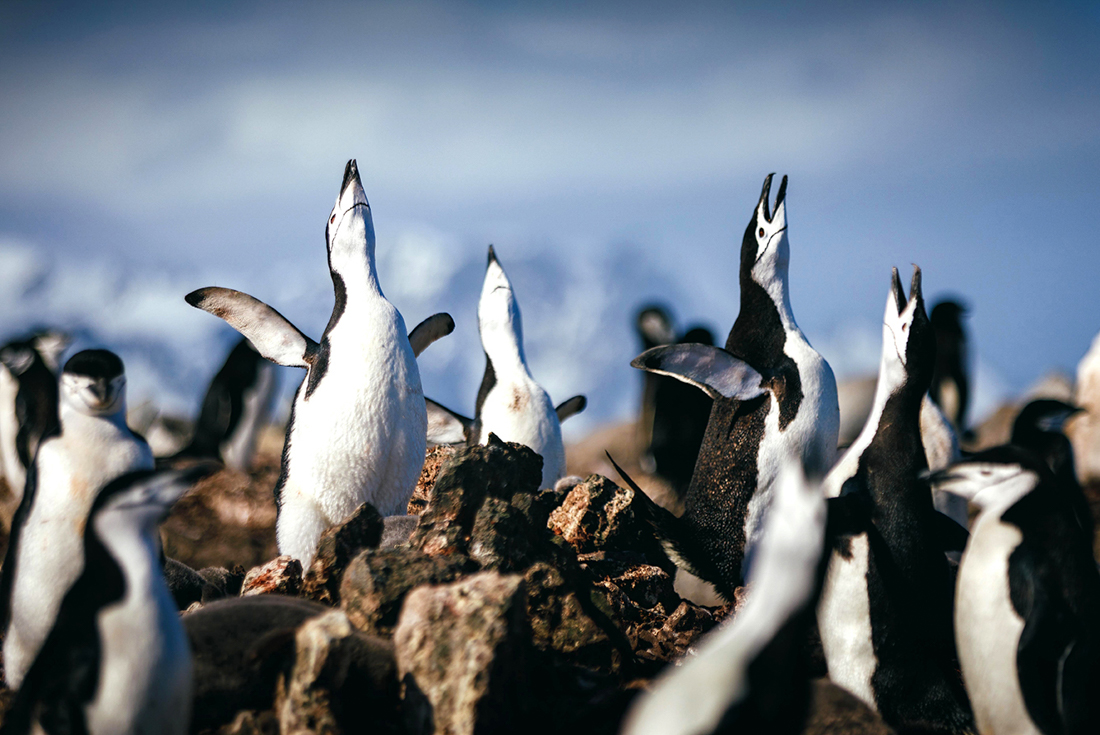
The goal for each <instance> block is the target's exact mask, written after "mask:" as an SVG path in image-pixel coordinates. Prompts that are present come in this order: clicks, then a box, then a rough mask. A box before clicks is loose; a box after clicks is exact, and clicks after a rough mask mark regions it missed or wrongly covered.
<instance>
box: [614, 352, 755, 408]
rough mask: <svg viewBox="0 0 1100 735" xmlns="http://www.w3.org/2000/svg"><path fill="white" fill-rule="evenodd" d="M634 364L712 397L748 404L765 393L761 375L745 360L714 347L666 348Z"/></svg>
mask: <svg viewBox="0 0 1100 735" xmlns="http://www.w3.org/2000/svg"><path fill="white" fill-rule="evenodd" d="M630 365H631V367H636V368H638V369H639V370H645V371H647V372H651V373H656V374H658V375H667V376H669V377H672V378H676V379H677V380H681V381H683V382H685V383H687V384H689V385H694V386H695V387H696V388H698V389H699V390H701V391H703V392H704V393H706V394H707V395H708V396H710V397H711V398H730V399H735V400H738V401H747V400H750V399H753V398H757V397H758V396H762V395H764V393H765V390H764V387H763V385H762V384H763V382H764V378H763V376H762V375H760V373H758V372H757V371H756V370H755V369H753V368H752V367H751V366H750V365H749V364H748V363H747V362H745V361H744V360H742V359H740V358H738V357H734V356H733V355H731V354H730V353H729V352H726V351H725V350H723V349H722V348H721V347H714V346H712V345H704V344H699V343H686V344H676V345H662V346H661V347H654V348H653V349H650V350H646V351H645V352H643V353H642V354H640V355H638V356H637V357H636V358H634V360H633V361H632V362H631V363H630Z"/></svg>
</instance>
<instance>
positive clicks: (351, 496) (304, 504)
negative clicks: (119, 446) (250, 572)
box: [187, 160, 449, 568]
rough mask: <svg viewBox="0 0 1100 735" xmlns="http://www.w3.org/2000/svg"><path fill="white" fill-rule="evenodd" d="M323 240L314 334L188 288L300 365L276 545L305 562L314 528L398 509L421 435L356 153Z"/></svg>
mask: <svg viewBox="0 0 1100 735" xmlns="http://www.w3.org/2000/svg"><path fill="white" fill-rule="evenodd" d="M325 240H326V243H327V248H328V263H329V271H330V273H331V275H332V283H333V288H334V291H335V296H336V301H335V306H334V307H333V310H332V316H331V317H330V318H329V322H328V325H327V326H326V327H325V331H324V334H323V335H322V337H321V341H320V342H314V341H313V340H312V339H310V338H309V337H307V336H305V335H304V334H302V332H300V331H299V330H298V329H297V328H296V327H295V326H294V325H292V324H291V323H290V322H289V321H287V320H286V318H284V317H283V316H282V315H281V314H279V312H277V311H275V310H274V309H272V308H271V307H270V306H268V305H266V304H264V303H262V302H260V301H257V300H256V299H254V298H252V297H251V296H248V295H247V294H243V293H241V292H239V291H232V290H230V289H225V288H203V289H199V290H197V291H194V292H192V293H190V294H188V295H187V302H188V303H189V304H191V305H192V306H195V307H197V308H199V309H203V310H204V311H208V312H210V313H212V314H214V315H216V316H218V317H221V318H222V319H225V321H227V322H228V323H229V324H230V326H232V327H234V328H235V329H237V331H239V332H241V333H242V334H243V335H244V336H245V337H247V338H248V339H249V340H250V341H251V342H252V344H253V345H255V347H256V349H257V350H259V352H260V354H261V355H263V356H264V357H266V358H267V359H268V360H271V361H272V362H274V363H277V364H279V365H286V366H289V367H300V368H305V369H306V376H305V378H304V379H303V380H302V383H301V385H300V386H299V387H298V391H297V393H296V395H295V398H294V403H293V404H292V407H291V414H290V421H289V422H288V424H287V429H286V442H285V444H284V446H283V456H282V471H281V473H280V475H279V480H278V482H277V483H276V486H275V497H276V502H277V505H278V521H277V523H276V537H277V540H278V544H279V551H280V553H283V554H289V555H290V556H293V557H294V558H296V559H298V560H300V561H301V562H302V565H303V567H305V568H308V567H309V565H310V564H311V563H312V561H313V557H314V555H315V554H316V551H317V543H318V541H319V539H320V537H321V533H322V532H323V531H324V530H325V529H326V528H328V527H330V526H332V525H334V524H336V523H339V522H340V521H341V520H343V519H344V518H346V517H347V516H348V515H350V514H351V513H352V512H353V511H354V510H355V509H356V508H358V507H359V506H360V505H362V504H363V503H366V502H369V503H371V504H373V505H374V506H375V507H376V508H378V510H379V511H380V512H381V513H382V514H383V515H395V514H402V513H404V512H405V510H406V505H407V503H408V500H409V496H410V495H411V494H412V491H413V488H414V487H415V485H416V480H417V478H418V477H419V474H420V468H421V466H422V465H423V463H424V451H425V448H426V434H427V415H426V410H425V403H424V392H423V389H422V388H421V384H420V370H419V368H418V367H417V364H416V356H415V354H414V350H413V347H412V345H411V343H410V335H409V333H408V331H407V330H406V328H405V321H404V319H403V318H402V317H401V314H400V313H399V312H398V311H397V309H396V308H394V306H393V304H391V303H390V302H389V301H388V300H387V299H386V297H385V295H384V294H383V293H382V289H381V287H380V286H379V283H378V273H377V270H376V268H375V256H374V248H375V241H374V224H373V221H372V218H371V211H370V204H369V203H368V202H367V196H366V193H365V192H364V191H363V185H362V183H361V181H360V179H359V171H358V169H357V168H356V165H355V161H354V160H351V161H348V164H347V167H346V168H345V169H344V177H343V181H342V182H341V184H340V191H339V193H338V195H337V198H336V204H335V206H334V207H333V209H332V213H331V214H330V215H329V217H328V223H327V225H326V228H325ZM448 320H449V317H448ZM427 331H428V332H434V331H435V330H433V329H430V328H429V329H428V330H427ZM428 341H430V339H429V340H428Z"/></svg>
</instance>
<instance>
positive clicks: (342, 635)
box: [275, 610, 399, 735]
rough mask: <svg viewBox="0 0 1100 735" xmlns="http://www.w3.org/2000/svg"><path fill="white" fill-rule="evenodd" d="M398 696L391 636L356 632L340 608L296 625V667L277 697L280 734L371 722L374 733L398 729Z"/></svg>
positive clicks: (331, 734) (333, 733)
mask: <svg viewBox="0 0 1100 735" xmlns="http://www.w3.org/2000/svg"><path fill="white" fill-rule="evenodd" d="M398 701H399V697H398V686H397V676H396V668H395V665H394V658H393V646H392V644H390V643H389V641H386V640H384V639H380V638H374V637H370V636H366V635H363V634H362V633H360V632H358V631H356V630H355V629H354V628H353V627H352V625H351V622H350V621H349V620H348V618H347V616H346V615H345V614H344V613H343V612H341V611H339V610H330V611H329V612H327V613H325V614H323V615H319V616H317V617H314V618H311V619H309V620H307V621H306V622H305V623H303V624H302V625H301V627H299V628H298V630H297V633H295V636H294V666H293V668H292V669H291V671H290V673H289V674H288V675H287V676H286V677H285V678H282V679H280V682H279V685H278V687H277V692H276V696H275V711H276V712H277V714H278V717H279V732H280V733H281V734H282V735H308V734H309V733H324V734H326V735H337V734H338V733H343V732H348V731H353V730H358V729H360V728H361V725H362V723H363V722H368V721H369V722H370V724H371V728H370V729H371V731H372V732H396V731H397V728H398V716H397V713H398Z"/></svg>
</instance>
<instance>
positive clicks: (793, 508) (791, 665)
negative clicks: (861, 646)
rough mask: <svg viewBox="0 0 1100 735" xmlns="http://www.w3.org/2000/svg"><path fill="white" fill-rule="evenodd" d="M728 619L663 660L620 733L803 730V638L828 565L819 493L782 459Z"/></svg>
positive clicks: (806, 688)
mask: <svg viewBox="0 0 1100 735" xmlns="http://www.w3.org/2000/svg"><path fill="white" fill-rule="evenodd" d="M775 485H776V490H775V498H774V499H773V501H772V504H771V507H770V508H769V510H768V511H767V516H766V519H765V522H764V533H763V536H762V537H761V540H760V543H759V545H758V546H757V549H756V552H755V553H754V555H753V559H752V561H751V563H750V569H749V574H748V579H749V581H750V583H751V586H750V587H749V593H748V600H747V601H746V602H745V606H744V608H743V609H742V610H741V611H740V612H739V613H738V614H737V617H735V618H734V619H733V620H732V621H730V622H729V623H727V624H725V625H723V626H722V627H721V628H719V629H718V630H716V631H714V632H712V633H710V634H708V635H707V636H706V637H705V638H703V639H702V640H701V641H699V642H698V643H697V644H696V646H695V647H696V649H697V650H698V653H697V654H696V655H689V656H687V657H686V658H685V659H684V660H683V662H682V663H681V665H679V666H669V667H668V668H666V669H665V671H664V672H663V673H662V675H661V676H660V678H658V679H657V681H656V682H655V683H654V686H653V688H652V689H651V690H650V691H649V692H648V693H646V694H643V695H641V696H640V697H639V698H638V700H637V701H636V703H635V704H634V705H633V708H632V710H631V712H630V713H629V714H628V716H627V719H626V724H625V726H624V728H623V730H622V732H623V733H624V734H625V735H680V734H683V735H707V734H709V733H719V732H722V733H724V732H736V733H746V734H756V733H759V734H760V735H763V734H764V733H769V734H772V733H774V734H776V735H783V734H785V733H789V734H790V735H794V734H795V733H801V732H802V728H803V725H804V724H805V720H806V715H807V709H808V705H809V700H810V677H809V670H808V668H809V667H808V657H807V651H806V645H805V642H806V640H807V635H808V633H809V631H810V628H811V627H812V625H813V620H814V604H815V603H816V601H817V595H818V593H819V591H820V589H821V580H822V576H823V573H824V566H823V563H822V562H823V552H824V545H825V526H826V510H825V498H824V496H823V495H822V493H821V488H820V486H819V485H818V484H817V483H810V482H807V481H806V479H805V478H804V477H803V475H802V468H801V467H800V466H799V464H798V461H797V460H793V459H792V460H789V461H787V462H785V463H784V464H783V466H782V467H781V470H780V474H779V477H778V479H777V480H776V483H775Z"/></svg>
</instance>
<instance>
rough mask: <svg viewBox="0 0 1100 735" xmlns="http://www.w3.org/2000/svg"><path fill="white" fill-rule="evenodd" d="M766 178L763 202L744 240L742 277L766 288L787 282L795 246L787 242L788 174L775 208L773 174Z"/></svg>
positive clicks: (753, 217)
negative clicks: (771, 199)
mask: <svg viewBox="0 0 1100 735" xmlns="http://www.w3.org/2000/svg"><path fill="white" fill-rule="evenodd" d="M773 176H775V174H768V177H767V178H766V179H764V188H763V189H762V190H761V192H760V201H759V202H758V203H757V205H756V211H755V212H754V213H753V216H752V220H751V221H750V222H749V226H748V227H747V228H745V237H744V238H743V239H742V240H741V276H742V278H744V277H745V276H751V278H752V280H754V281H756V282H757V283H758V284H760V285H761V286H763V287H764V288H765V289H766V290H768V287H769V286H771V285H772V284H777V283H781V282H785V281H786V279H787V266H788V264H789V263H790V259H791V248H790V244H789V243H788V242H787V203H786V196H787V177H786V176H784V177H783V181H782V182H781V183H780V184H779V193H778V194H777V195H776V197H775V210H774V211H772V209H771V208H770V206H769V205H770V202H769V197H770V195H771V188H772V177H773Z"/></svg>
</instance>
